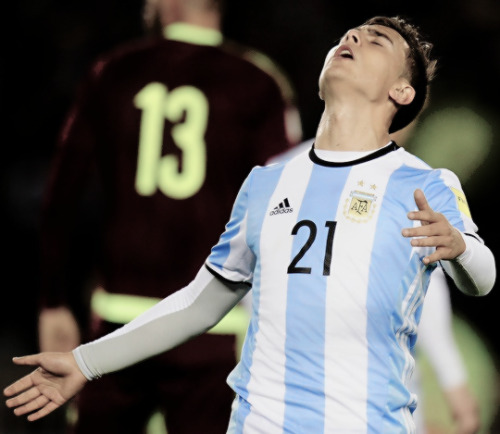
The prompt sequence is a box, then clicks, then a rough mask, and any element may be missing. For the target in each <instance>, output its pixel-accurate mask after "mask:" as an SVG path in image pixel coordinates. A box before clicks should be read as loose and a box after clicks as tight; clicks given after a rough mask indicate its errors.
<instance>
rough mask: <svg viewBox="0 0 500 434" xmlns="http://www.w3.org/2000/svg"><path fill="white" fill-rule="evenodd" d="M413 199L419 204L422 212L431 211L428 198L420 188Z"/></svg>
mask: <svg viewBox="0 0 500 434" xmlns="http://www.w3.org/2000/svg"><path fill="white" fill-rule="evenodd" d="M413 198H414V199H415V203H416V204H417V207H418V209H419V210H420V211H424V210H430V209H431V207H430V206H429V203H428V202H427V198H426V197H425V194H424V192H423V191H422V190H420V188H417V189H416V190H415V191H414V193H413Z"/></svg>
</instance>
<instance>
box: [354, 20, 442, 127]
mask: <svg viewBox="0 0 500 434" xmlns="http://www.w3.org/2000/svg"><path fill="white" fill-rule="evenodd" d="M363 25H364V26H366V25H379V26H385V27H389V28H391V29H393V30H395V31H396V32H398V33H399V34H400V35H401V36H402V37H403V39H404V40H405V41H406V42H407V43H408V46H409V47H410V50H409V52H408V58H407V61H408V69H409V72H410V77H409V78H410V84H411V86H412V87H413V89H415V98H414V99H413V101H412V102H411V103H410V104H408V105H404V106H401V107H399V109H398V111H397V112H396V115H395V116H394V118H393V120H392V123H391V126H390V127H389V133H394V132H396V131H398V130H401V129H402V128H404V127H406V126H407V125H408V124H410V123H411V122H412V121H413V120H414V119H416V117H417V116H418V114H419V113H420V112H421V110H422V108H423V107H424V104H425V101H426V100H427V97H428V94H429V84H430V82H431V81H432V79H433V78H434V75H435V72H436V63H437V61H436V60H433V59H431V57H430V52H431V50H432V47H433V44H431V43H430V42H428V41H425V40H424V39H423V36H422V34H421V33H420V30H419V28H418V27H417V26H415V25H414V24H412V23H410V22H409V20H408V19H406V18H403V17H400V16H395V17H383V16H376V17H373V18H370V19H369V20H368V21H366V22H365V23H364V24H363Z"/></svg>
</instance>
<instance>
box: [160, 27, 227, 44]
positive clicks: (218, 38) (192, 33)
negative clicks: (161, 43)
mask: <svg viewBox="0 0 500 434" xmlns="http://www.w3.org/2000/svg"><path fill="white" fill-rule="evenodd" d="M163 36H165V38H167V39H170V40H172V41H181V42H187V43H190V44H196V45H209V46H216V45H220V44H221V43H222V39H223V36H222V33H221V32H220V31H218V30H215V29H208V28H206V27H200V26H195V25H193V24H187V23H174V24H169V25H168V26H165V27H164V29H163Z"/></svg>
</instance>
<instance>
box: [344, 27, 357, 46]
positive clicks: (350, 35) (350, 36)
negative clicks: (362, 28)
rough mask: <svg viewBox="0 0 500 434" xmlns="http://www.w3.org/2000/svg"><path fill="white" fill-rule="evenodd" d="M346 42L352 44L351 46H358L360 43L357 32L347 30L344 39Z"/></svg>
mask: <svg viewBox="0 0 500 434" xmlns="http://www.w3.org/2000/svg"><path fill="white" fill-rule="evenodd" d="M344 40H345V41H346V42H352V43H353V44H359V43H360V41H361V37H360V33H359V30H357V29H351V30H349V31H348V32H347V33H346V34H345V37H344Z"/></svg>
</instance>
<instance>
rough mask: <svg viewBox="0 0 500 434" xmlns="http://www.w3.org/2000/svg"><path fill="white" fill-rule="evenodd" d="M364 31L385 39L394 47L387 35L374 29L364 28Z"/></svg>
mask: <svg viewBox="0 0 500 434" xmlns="http://www.w3.org/2000/svg"><path fill="white" fill-rule="evenodd" d="M366 31H367V32H368V33H371V34H373V35H375V36H379V37H381V38H385V39H387V40H388V41H389V42H390V43H391V44H392V45H394V42H393V41H392V39H391V38H390V37H389V35H387V34H386V33H383V32H381V31H379V30H377V29H374V28H373V27H366Z"/></svg>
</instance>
